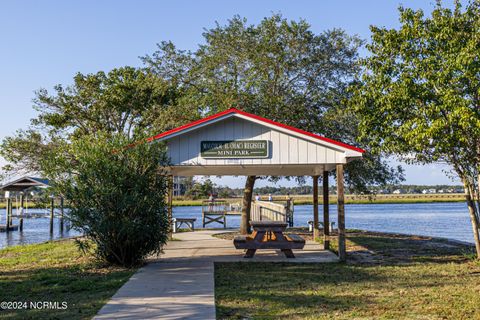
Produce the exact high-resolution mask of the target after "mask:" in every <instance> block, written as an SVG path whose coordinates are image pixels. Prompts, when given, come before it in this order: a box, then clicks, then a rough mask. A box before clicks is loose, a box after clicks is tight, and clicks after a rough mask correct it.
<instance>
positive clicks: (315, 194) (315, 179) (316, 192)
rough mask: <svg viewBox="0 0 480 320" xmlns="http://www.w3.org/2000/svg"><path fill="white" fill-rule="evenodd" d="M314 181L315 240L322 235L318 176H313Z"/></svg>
mask: <svg viewBox="0 0 480 320" xmlns="http://www.w3.org/2000/svg"><path fill="white" fill-rule="evenodd" d="M312 179H313V240H314V241H315V239H317V238H318V237H319V235H320V230H319V229H318V176H312Z"/></svg>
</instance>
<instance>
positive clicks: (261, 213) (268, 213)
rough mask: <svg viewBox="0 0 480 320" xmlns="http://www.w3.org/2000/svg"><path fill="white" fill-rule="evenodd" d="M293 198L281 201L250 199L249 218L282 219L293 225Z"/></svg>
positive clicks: (262, 219) (257, 219) (261, 219)
mask: <svg viewBox="0 0 480 320" xmlns="http://www.w3.org/2000/svg"><path fill="white" fill-rule="evenodd" d="M293 207H294V206H293V200H286V201H283V202H272V201H260V200H255V201H252V208H251V214H250V220H252V221H264V220H271V221H282V222H286V223H288V225H289V226H290V227H293Z"/></svg>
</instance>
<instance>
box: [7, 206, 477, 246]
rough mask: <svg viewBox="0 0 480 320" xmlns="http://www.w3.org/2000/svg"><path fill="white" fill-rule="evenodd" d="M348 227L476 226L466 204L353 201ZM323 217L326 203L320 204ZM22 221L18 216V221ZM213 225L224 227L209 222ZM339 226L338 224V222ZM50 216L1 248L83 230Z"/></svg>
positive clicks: (189, 211)
mask: <svg viewBox="0 0 480 320" xmlns="http://www.w3.org/2000/svg"><path fill="white" fill-rule="evenodd" d="M336 210H337V208H336V206H335V205H332V206H331V207H330V220H331V221H333V222H335V223H336V221H337V218H336ZM345 210H346V213H345V216H346V218H345V219H346V220H345V223H346V227H347V228H355V229H362V230H370V231H383V232H398V233H407V234H417V235H426V236H434V237H444V238H450V239H456V240H460V241H468V242H473V235H472V231H471V230H472V228H471V226H470V219H469V217H468V212H467V208H466V205H465V203H462V202H450V203H418V204H417V203H411V204H410V203H408V204H350V205H346V208H345ZM319 211H320V220H321V219H322V206H320V210H319ZM312 212H313V206H312V205H299V206H295V213H294V224H295V226H307V222H308V221H309V220H311V219H312ZM173 215H174V217H175V216H176V217H183V218H187V217H188V218H197V221H196V225H195V227H196V228H201V224H202V221H201V219H202V209H201V207H175V208H174V209H173ZM4 223H5V210H0V224H4ZM17 223H18V220H17V219H14V224H17ZM239 225H240V216H229V217H228V218H227V226H228V227H238V226H239ZM208 226H209V227H221V226H220V225H215V224H213V223H212V224H209V225H208ZM335 227H336V225H335ZM49 230H50V218H36V219H24V224H23V232H19V231H12V232H9V233H8V234H7V233H5V232H1V233H0V248H3V247H6V246H12V245H18V244H25V243H36V242H43V241H47V240H53V239H60V238H66V237H73V236H78V235H79V233H78V232H77V231H75V230H72V229H70V228H69V225H68V222H66V221H65V222H64V227H63V230H62V228H61V224H60V219H58V218H55V219H54V228H53V234H50V232H49Z"/></svg>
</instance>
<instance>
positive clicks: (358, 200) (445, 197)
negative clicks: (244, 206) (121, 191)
mask: <svg viewBox="0 0 480 320" xmlns="http://www.w3.org/2000/svg"><path fill="white" fill-rule="evenodd" d="M291 197H292V198H293V201H294V203H295V204H296V205H311V204H313V199H312V197H313V195H293V196H291ZM286 199H287V196H273V200H274V201H280V200H281V201H285V200H286ZM206 200H207V199H197V200H187V199H182V198H181V197H176V199H174V200H173V206H175V207H193V206H201V205H202V202H203V201H206ZM225 200H226V201H228V202H229V203H241V202H242V198H240V197H238V198H227V199H225ZM264 200H266V199H264ZM318 200H319V203H320V204H322V203H323V202H322V195H319V197H318ZM329 201H330V203H331V204H336V203H337V197H336V196H335V195H331V196H330V197H329ZM464 201H465V195H464V194H463V193H447V194H379V195H376V196H375V197H373V198H372V199H371V200H370V199H369V197H368V196H363V195H345V203H346V204H402V203H438V202H464ZM15 208H16V204H15V202H14V203H13V210H14V211H15ZM28 208H35V209H44V210H45V209H46V208H45V204H41V205H36V204H34V203H32V202H29V204H28ZM0 209H5V202H4V201H2V202H0ZM47 209H48V208H47Z"/></svg>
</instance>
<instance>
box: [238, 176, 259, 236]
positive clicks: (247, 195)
mask: <svg viewBox="0 0 480 320" xmlns="http://www.w3.org/2000/svg"><path fill="white" fill-rule="evenodd" d="M256 179H257V177H256V176H248V177H247V181H245V190H243V205H242V221H241V224H240V233H241V234H248V233H249V232H250V226H249V221H250V208H251V207H252V195H253V186H254V185H255V180H256Z"/></svg>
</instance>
